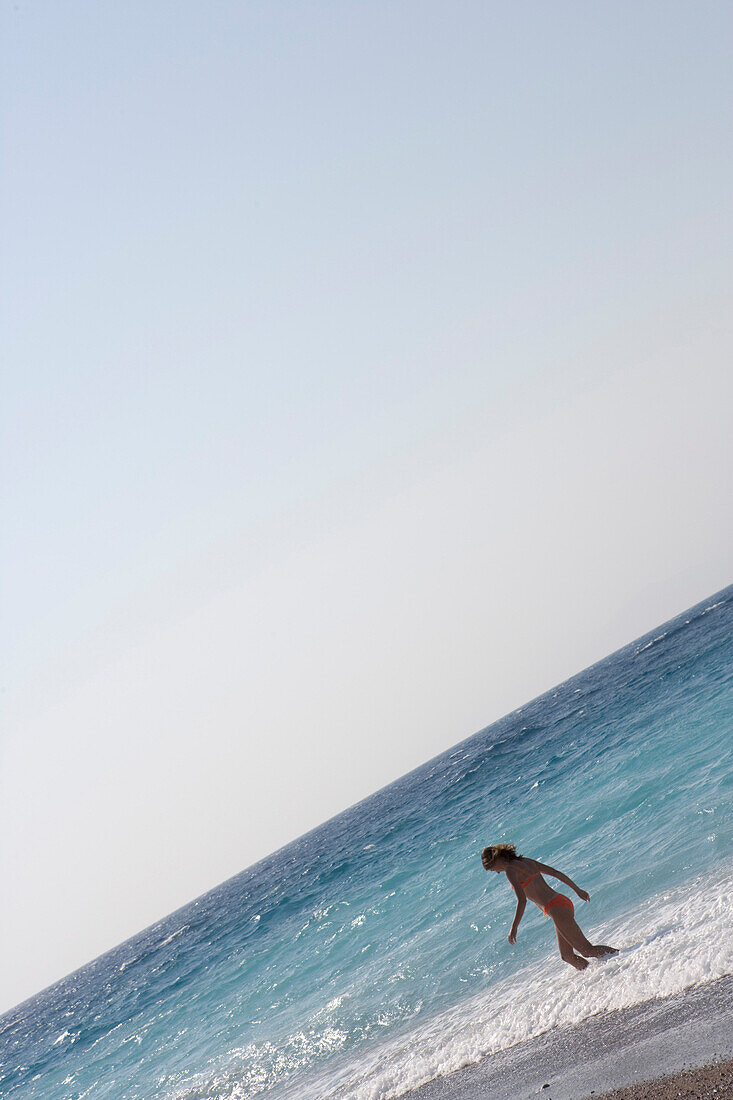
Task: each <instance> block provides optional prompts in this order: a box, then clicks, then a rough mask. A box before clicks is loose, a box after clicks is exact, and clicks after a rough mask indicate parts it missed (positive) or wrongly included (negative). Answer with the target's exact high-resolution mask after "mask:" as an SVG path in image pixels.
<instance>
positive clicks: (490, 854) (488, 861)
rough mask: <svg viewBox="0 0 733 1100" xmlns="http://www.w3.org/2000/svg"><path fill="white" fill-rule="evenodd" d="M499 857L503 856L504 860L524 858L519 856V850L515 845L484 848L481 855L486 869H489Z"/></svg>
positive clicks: (496, 845) (497, 845)
mask: <svg viewBox="0 0 733 1100" xmlns="http://www.w3.org/2000/svg"><path fill="white" fill-rule="evenodd" d="M499 856H503V857H504V859H522V858H523V857H522V856H518V855H517V849H516V848H515V847H514V845H513V844H492V845H491V846H490V847H488V848H484V850H483V852H482V853H481V862H482V863H483V865H484V866H485V867H486V868H489V867H491V865H492V864H493V863H494V862H495V861H496V860H497V859H498V858H499Z"/></svg>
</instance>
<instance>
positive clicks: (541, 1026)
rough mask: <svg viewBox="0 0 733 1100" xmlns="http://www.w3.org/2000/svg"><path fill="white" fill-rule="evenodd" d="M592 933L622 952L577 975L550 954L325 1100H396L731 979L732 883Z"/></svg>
mask: <svg viewBox="0 0 733 1100" xmlns="http://www.w3.org/2000/svg"><path fill="white" fill-rule="evenodd" d="M586 920H587V917H586ZM583 924H584V925H585V924H586V921H583ZM587 930H588V933H589V936H590V938H591V940H593V939H594V938H595V939H596V940H602V941H603V942H607V943H611V944H614V945H618V946H619V947H620V948H621V950H620V953H619V954H618V955H617V956H613V957H611V958H609V959H607V960H604V961H600V960H592V961H591V963H590V965H589V967H588V968H587V969H586V970H585V971H583V972H580V973H579V972H576V971H575V970H573V969H571V968H570V967H568V966H565V965H564V964H562V963H561V962H560V959H559V957H558V955H557V954H552V955H551V956H548V957H547V958H545V959H544V960H543V961H542V962H540V963H538V964H537V965H535V966H532V967H527V968H526V969H525V970H523V971H520V972H519V973H517V974H515V975H514V976H513V977H512V978H511V979H506V980H505V981H503V982H501V983H498V984H496V985H494V986H492V987H491V988H490V989H488V990H487V991H486V993H484V994H482V995H481V996H478V997H473V998H471V999H470V1001H467V1002H463V1003H462V1004H461V1005H460V1006H458V1007H456V1008H454V1009H452V1010H451V1011H450V1012H446V1013H444V1014H442V1015H441V1016H438V1017H436V1018H434V1019H433V1020H431V1021H430V1022H429V1023H427V1024H425V1025H423V1026H422V1027H418V1028H416V1029H415V1030H413V1031H412V1032H411V1033H410V1034H409V1035H407V1036H403V1037H402V1038H401V1039H399V1040H394V1041H392V1042H390V1043H387V1044H385V1045H384V1046H382V1047H380V1048H379V1049H378V1050H377V1051H375V1052H373V1053H372V1054H370V1055H369V1056H368V1057H366V1058H362V1059H360V1060H359V1061H357V1062H352V1064H351V1065H350V1066H349V1067H348V1068H345V1069H341V1070H340V1071H339V1072H338V1075H337V1076H336V1075H334V1076H333V1077H331V1078H330V1080H329V1081H323V1082H322V1086H323V1087H321V1088H319V1089H318V1094H319V1095H320V1096H322V1097H324V1100H325V1098H326V1097H330V1098H333V1100H336V1098H337V1097H338V1098H339V1100H346V1098H348V1100H390V1098H395V1097H399V1096H402V1095H404V1094H405V1093H406V1092H409V1091H410V1090H411V1089H414V1088H416V1087H417V1086H419V1085H421V1084H424V1083H425V1082H426V1081H430V1080H432V1079H433V1078H435V1077H440V1076H444V1075H447V1074H450V1073H453V1072H454V1071H455V1070H458V1069H460V1068H461V1067H463V1066H466V1065H469V1064H471V1063H473V1062H477V1061H479V1060H480V1059H481V1058H483V1057H485V1056H486V1055H487V1054H491V1053H494V1052H496V1051H499V1050H504V1049H506V1048H507V1047H510V1046H514V1045H515V1044H516V1043H520V1042H523V1041H525V1040H527V1039H531V1038H534V1037H535V1036H537V1035H540V1034H542V1033H543V1032H546V1031H548V1030H549V1029H550V1028H553V1027H557V1026H559V1025H561V1024H577V1023H580V1021H581V1020H584V1019H586V1018H587V1017H589V1016H593V1015H595V1014H597V1013H600V1012H608V1011H611V1010H613V1009H621V1008H626V1007H628V1006H630V1005H633V1004H639V1003H641V1002H643V1001H649V1000H653V999H654V998H656V997H664V996H668V995H669V994H672V993H677V992H680V991H681V990H683V989H687V988H689V987H690V986H692V985H697V984H699V983H702V982H707V981H711V980H713V979H715V978H719V977H722V976H723V975H725V974H730V973H733V874H731V873H730V869H728V871H727V872H726V873H725V874H724V875H719V876H716V877H715V878H712V879H709V878H708V879H705V880H702V879H697V880H695V881H694V882H692V883H688V884H687V885H686V886H685V887H683V888H681V889H680V890H677V891H675V892H666V893H664V894H661V895H659V896H658V897H656V898H651V899H649V900H648V901H646V902H644V904H643V905H642V906H639V907H638V909H636V910H634V911H632V912H630V913H627V914H626V915H625V916H623V917H621V918H619V919H617V920H615V921H612V922H609V923H608V924H603V925H599V926H596V927H595V928H594V927H593V925H592V924H590V923H588V924H587Z"/></svg>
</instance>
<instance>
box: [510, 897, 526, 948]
mask: <svg viewBox="0 0 733 1100" xmlns="http://www.w3.org/2000/svg"><path fill="white" fill-rule="evenodd" d="M512 889H513V891H514V893H515V894H516V895H517V908H516V912H515V913H514V920H513V921H512V930H511V932H510V933H509V943H516V942H517V929H518V928H519V922H520V920H521V919H522V917H523V915H524V910H525V909H526V907H527V896H526V894H525V892H524V890H523V889H522V887H521V886H516V885H515V884H514V883H512Z"/></svg>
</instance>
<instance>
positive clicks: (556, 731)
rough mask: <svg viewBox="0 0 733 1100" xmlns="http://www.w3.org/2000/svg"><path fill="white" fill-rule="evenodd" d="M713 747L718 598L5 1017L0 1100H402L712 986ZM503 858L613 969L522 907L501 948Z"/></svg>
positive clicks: (730, 777)
mask: <svg viewBox="0 0 733 1100" xmlns="http://www.w3.org/2000/svg"><path fill="white" fill-rule="evenodd" d="M732 734H733V587H732V588H728V589H726V590H725V591H724V592H722V593H719V594H718V595H717V596H715V597H711V598H710V599H709V600H707V601H705V602H704V603H702V604H700V605H699V606H698V607H696V608H693V609H691V610H690V611H688V612H686V613H685V614H684V615H681V616H679V617H678V618H677V619H675V620H673V621H672V622H670V623H668V624H666V625H665V626H662V627H660V628H659V629H658V630H656V631H654V632H652V633H651V634H649V635H647V636H646V637H645V638H643V639H640V640H639V641H637V642H635V643H633V644H632V645H629V646H627V647H626V648H624V649H623V650H620V651H619V652H618V653H616V654H614V655H613V656H611V657H609V658H607V659H606V660H604V661H602V662H600V663H599V664H597V665H595V666H594V667H592V668H590V669H587V670H586V671H584V672H582V673H581V674H580V675H579V676H576V677H574V678H573V679H572V680H570V681H568V682H567V683H565V684H562V685H561V686H560V687H558V688H557V689H555V690H554V691H551V692H549V693H547V694H546V695H544V696H542V697H541V698H539V699H536V700H534V701H533V702H531V703H529V704H528V705H527V706H525V707H523V708H521V709H520V710H518V711H516V712H515V713H513V714H511V715H508V716H507V717H505V718H503V719H501V721H499V722H496V723H494V724H493V725H491V726H489V727H488V728H487V729H485V730H483V731H481V732H480V733H478V734H476V735H475V736H473V737H470V738H468V739H467V740H465V741H463V742H461V743H460V744H458V745H456V747H455V748H454V749H452V750H450V751H449V752H446V753H444V754H443V755H442V756H439V757H437V758H436V759H434V760H431V761H429V762H428V763H427V764H425V765H423V766H422V767H421V768H418V769H417V770H416V771H414V772H412V773H410V774H409V775H407V776H405V777H403V778H402V779H400V780H398V781H397V782H396V783H394V784H392V785H391V786H389V787H387V788H385V789H384V790H382V791H379V792H378V793H377V794H375V795H373V796H371V797H370V798H368V799H366V800H365V801H364V802H361V803H359V804H358V805H357V806H354V807H353V808H351V809H350V810H348V811H347V812H346V813H344V814H341V815H340V816H339V817H337V818H334V819H333V820H331V821H329V822H327V823H326V824H324V825H322V826H321V827H320V828H318V829H316V830H315V831H313V832H312V833H310V834H308V835H307V836H305V837H302V838H301V839H299V840H298V841H296V842H295V843H293V844H291V845H288V846H287V847H286V848H284V849H282V850H281V851H279V852H276V853H275V854H274V855H272V856H269V857H268V858H267V859H265V860H263V861H261V862H260V863H258V864H256V865H255V866H254V867H251V868H249V869H248V870H246V871H244V872H242V873H241V874H240V875H238V876H237V877H236V878H234V879H231V880H230V881H229V882H226V883H224V884H223V885H222V886H220V887H219V888H217V889H216V890H214V891H212V892H211V893H209V894H207V895H205V896H204V897H202V898H199V899H198V900H197V901H195V902H193V903H192V904H190V905H189V906H186V907H185V908H183V909H181V910H179V911H178V912H176V913H174V914H172V915H171V916H170V917H168V918H166V919H165V920H164V921H161V922H160V923H159V924H157V925H155V926H153V927H151V928H149V929H146V931H144V932H143V933H141V934H140V935H138V936H136V937H134V938H133V939H132V940H129V941H128V942H127V943H125V944H122V945H121V946H120V947H118V948H116V949H115V950H113V951H111V952H109V953H108V954H107V955H105V956H103V957H102V958H100V959H97V960H96V961H95V962H93V963H91V964H90V965H89V966H87V967H85V968H84V969H82V970H80V971H78V972H76V973H75V974H73V975H71V976H69V977H68V978H67V979H65V980H64V981H63V982H60V983H58V984H57V985H56V986H54V987H52V988H51V989H49V990H46V991H45V992H44V993H42V994H40V995H39V996H38V997H36V998H34V999H32V1000H31V1001H29V1002H26V1004H24V1005H22V1006H20V1007H19V1008H18V1009H16V1010H14V1011H13V1012H11V1013H9V1014H7V1015H6V1016H4V1017H2V1019H0V1094H2V1096H3V1097H6V1096H7V1097H13V1098H14V1100H26V1098H27V1100H30V1098H34V1100H35V1098H43V1100H61V1098H64V1100H72V1098H73V1100H77V1098H79V1100H81V1098H82V1097H93V1098H98V1097H114V1098H119V1097H126V1098H127V1097H130V1098H141V1100H142V1098H145V1100H153V1098H154V1100H158V1098H160V1100H163V1098H168V1100H173V1098H180V1100H183V1098H186V1100H193V1098H201V1100H208V1098H214V1097H216V1098H222V1100H224V1098H227V1100H238V1098H244V1097H251V1096H257V1095H264V1094H267V1095H268V1096H273V1097H283V1098H284V1097H291V1096H293V1097H295V1096H319V1097H326V1096H329V1095H338V1096H350V1097H354V1098H355V1100H356V1098H359V1100H361V1098H364V1100H366V1098H367V1097H370V1098H376V1097H388V1096H398V1095H402V1094H403V1093H405V1092H406V1091H409V1089H410V1088H413V1087H414V1086H415V1085H417V1084H418V1083H419V1082H420V1081H423V1080H427V1079H429V1078H430V1077H433V1076H435V1075H437V1074H440V1073H446V1072H450V1071H451V1070H452V1069H454V1068H456V1067H457V1066H459V1065H461V1064H463V1063H464V1062H465V1061H466V1060H471V1059H475V1058H477V1057H481V1056H482V1055H483V1054H485V1053H487V1052H489V1051H493V1050H497V1049H502V1048H504V1047H506V1046H509V1045H511V1044H512V1043H515V1042H518V1041H520V1040H522V1039H527V1038H531V1037H532V1036H533V1035H537V1034H539V1033H540V1032H542V1031H545V1030H546V1029H547V1028H549V1027H552V1026H554V1025H556V1024H559V1023H572V1022H577V1021H579V1020H581V1019H583V1018H584V1017H585V1016H587V1015H590V1014H591V1013H592V1012H596V1011H598V1010H599V1007H600V1008H604V1007H605V1008H614V1007H622V1006H623V1005H626V1004H633V1003H635V1002H638V1001H642V1000H645V999H647V998H650V997H653V996H656V995H659V994H663V993H667V992H674V991H675V990H677V989H682V988H686V987H688V986H690V985H694V984H696V983H700V982H705V981H708V980H711V979H712V978H715V977H718V976H720V975H721V974H725V973H730V972H731V970H733V948H732V947H731V946H730V945H731V943H732V942H733V937H732V936H731V934H730V933H731V931H732V930H733V919H732V918H731V897H732V896H733V878H732V874H731V858H732V856H733V849H732V846H731V803H732V802H733V736H732ZM501 840H512V841H514V842H515V843H516V844H517V846H518V848H519V849H520V850H521V851H524V852H525V853H526V854H528V855H531V856H533V857H535V858H539V859H541V860H543V861H544V862H549V863H551V864H553V865H554V866H559V867H561V868H562V869H564V870H565V871H566V872H567V873H569V874H570V875H571V876H572V877H573V878H574V879H575V880H576V882H579V883H580V884H581V885H582V886H584V887H585V888H586V889H587V890H589V891H590V893H591V895H592V898H591V902H590V903H589V904H588V905H587V906H582V903H579V906H578V909H577V911H576V915H577V917H578V919H579V921H580V922H581V924H582V925H583V927H584V928H586V929H587V930H589V932H592V931H593V929H594V928H595V929H598V930H599V934H602V935H603V938H604V940H605V941H606V942H609V941H610V942H618V943H619V945H620V946H621V947H622V948H624V950H622V952H621V954H620V955H619V956H618V957H617V958H615V959H614V960H612V961H611V962H608V963H605V964H602V967H601V964H593V965H591V967H589V968H588V970H587V971H585V972H584V973H583V974H582V975H578V974H577V973H576V972H575V971H572V970H571V968H569V967H563V964H562V963H561V962H560V959H559V956H558V954H557V948H556V945H555V940H554V934H553V930H552V928H551V922H545V921H544V920H543V919H542V917H541V914H540V913H539V911H538V910H536V909H535V908H534V907H533V906H531V905H530V906H528V912H527V914H526V915H525V918H524V921H523V923H522V926H521V928H520V936H519V942H518V944H517V946H516V947H513V948H512V947H510V945H509V944H508V943H507V932H508V929H509V925H510V923H511V919H512V915H513V896H512V895H511V893H510V892H509V890H508V888H507V886H506V882H505V880H504V879H503V877H502V876H497V875H487V874H486V873H485V872H484V871H483V869H482V867H481V864H480V860H479V853H480V850H481V848H482V847H483V846H484V845H485V844H487V843H492V842H496V841H501ZM581 906H582V907H581ZM529 910H532V912H530V911H529ZM614 937H615V940H614ZM631 951H633V952H634V965H633V966H629V964H628V957H627V952H631Z"/></svg>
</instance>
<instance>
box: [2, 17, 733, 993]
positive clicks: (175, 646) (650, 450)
mask: <svg viewBox="0 0 733 1100" xmlns="http://www.w3.org/2000/svg"><path fill="white" fill-rule="evenodd" d="M0 11H1V13H2V26H1V27H0V31H1V41H2V45H1V46H0V51H1V53H2V66H0V67H1V68H2V77H1V80H2V91H1V95H2V132H3V138H2V145H3V162H4V168H3V173H2V181H1V183H0V188H1V193H0V202H1V217H2V236H3V241H4V246H3V260H2V274H1V285H0V294H1V309H2V332H3V336H2V346H3V362H4V370H3V382H2V413H1V415H2V491H3V525H2V526H3V531H2V572H3V582H4V583H3V596H2V601H3V604H2V622H3V629H2V650H3V653H2V681H3V683H2V699H3V712H4V718H3V732H2V737H1V741H0V883H1V886H2V894H3V904H2V906H1V907H0V1011H3V1010H5V1009H7V1008H10V1007H11V1006H12V1005H14V1004H16V1003H18V1002H20V1001H22V1000H24V999H25V998H27V997H29V996H31V995H32V994H34V993H35V992H37V991H38V990H40V989H41V988H43V987H45V986H47V985H49V984H50V983H51V982H53V981H55V980H57V979H58V978H60V977H62V976H64V975H65V974H67V973H69V972H70V971H71V970H73V969H75V968H76V967H78V966H80V965H82V964H84V963H85V962H87V961H89V960H90V959H91V958H93V957H95V956H96V955H98V954H100V953H101V952H103V951H105V950H107V949H109V948H111V947H112V946H114V945H116V944H117V943H119V942H121V941H122V940H124V939H126V938H128V937H129V936H131V935H133V934H134V933H135V932H137V931H139V930H140V929H142V928H143V927H145V926H147V925H148V924H150V923H152V922H154V921H156V920H158V919H160V918H162V917H163V916H164V915H166V914H167V913H169V912H171V911H172V910H174V909H176V908H178V907H180V906H181V905H183V904H185V903H186V902H188V901H189V900H191V899H193V898H194V897H196V896H198V895H200V894H201V893H203V892H204V891H206V890H208V889H210V888H211V887H213V886H215V885H217V884H218V883H219V882H221V881H222V880H224V879H226V878H228V877H230V876H232V875H234V874H236V873H237V872H239V871H240V870H242V869H243V868H245V867H246V866H248V865H249V864H251V863H253V862H254V861H256V860H257V859H259V858H261V857H263V856H264V855H266V854H267V853H269V852H271V851H273V850H276V849H277V848H279V847H281V846H282V845H284V844H286V843H287V842H289V841H290V840H292V839H294V838H295V837H297V836H299V835H301V834H302V833H303V832H305V831H307V830H309V829H311V828H313V827H314V826H316V825H318V824H319V823H320V822H322V821H324V820H326V819H328V818H329V817H331V816H333V815H334V814H336V813H338V812H340V811H341V810H343V809H345V808H346V807H348V806H350V805H352V804H353V803H354V802H356V801H358V800H360V799H362V798H364V797H366V796H367V795H369V794H370V793H371V792H373V791H374V790H377V789H378V788H380V787H382V786H384V785H385V784H387V783H389V782H391V781H392V780H393V779H396V778H397V777H398V776H400V775H402V774H404V772H406V771H408V770H409V769H411V768H413V767H416V766H418V765H419V764H421V763H423V762H424V761H425V760H427V759H429V758H430V757H432V756H434V755H436V754H437V753H439V752H441V751H443V750H445V749H447V748H449V747H450V746H451V745H453V744H454V743H456V742H457V741H459V740H462V739H463V738H465V737H467V736H469V735H470V734H472V733H473V732H475V731H477V730H479V729H481V728H483V727H484V726H486V725H487V724H489V723H490V722H491V721H493V720H495V719H497V718H499V717H500V716H502V715H503V714H505V713H507V712H509V711H511V710H513V709H514V708H516V707H517V706H520V705H521V704H523V703H524V702H526V701H527V700H528V699H530V698H533V697H535V696H537V695H538V694H540V693H541V692H543V691H545V690H547V689H549V688H550V687H551V686H553V685H554V684H556V683H558V682H560V681H561V680H563V679H566V678H568V677H569V676H571V675H573V674H575V673H576V672H578V671H579V670H580V669H582V668H584V667H587V666H588V665H589V664H592V663H593V662H595V661H597V660H599V659H601V658H602V657H604V656H606V655H607V654H609V653H610V652H612V651H613V650H615V649H617V648H618V647H619V646H621V645H623V644H625V643H626V642H628V641H630V640H632V639H633V638H635V637H637V636H639V635H640V634H642V633H644V632H646V631H647V630H650V629H652V628H653V627H654V626H655V625H657V624H659V623H661V622H663V621H665V620H666V619H668V618H670V617H672V616H673V615H675V614H677V613H678V612H680V611H682V610H684V609H685V608H686V607H688V606H690V605H692V604H694V603H696V602H698V601H699V600H702V599H704V598H705V597H706V596H708V595H709V594H711V593H713V592H716V591H718V590H720V589H721V588H723V587H725V586H726V585H727V584H729V583H730V582H731V581H732V580H733V576H732V575H731V561H732V560H733V553H732V552H733V503H732V502H733V476H732V473H731V471H732V465H733V464H732V461H731V431H730V423H731V408H733V382H732V378H731V350H732V348H733V334H732V333H731V317H733V310H732V309H731V306H732V305H733V303H731V296H732V295H731V266H732V263H731V257H732V256H733V247H732V245H733V241H732V240H731V236H732V235H731V227H732V221H733V219H732V217H731V215H732V213H733V171H732V169H733V153H732V151H731V142H730V134H731V131H732V127H731V123H732V121H733V120H732V119H731V115H732V113H733V111H732V98H731V84H732V78H731V70H730V45H731V30H732V29H733V9H731V6H730V4H727V3H709V2H705V0H703V2H695V3H691V2H689V3H674V2H664V3H655V2H648V3H644V4H639V3H638V2H636V0H634V2H633V3H624V2H618V3H613V4H610V3H593V2H591V3H588V2H587V0H583V2H577V3H567V2H562V0H560V2H558V3H555V4H545V3H538V2H535V3H533V2H528V3H525V4H521V5H507V4H498V3H493V2H486V0H481V2H466V0H457V2H456V0H451V2H450V3H447V2H439V3H438V2H434V0H404V2H400V3H387V2H380V0H370V2H368V3H366V2H358V0H354V2H351V0H349V2H347V3H344V2H342V0H339V2H332V3H327V2H321V0H312V2H311V0H309V2H307V3H306V2H302V0H301V2H299V3H286V2H277V0H275V2H267V3H264V2H261V3H260V2H255V0H253V2H248V3H246V4H242V3H239V2H236V3H234V2H227V0H215V2H213V3H206V4H204V3H193V2H191V0H176V2H175V3H173V2H172V0H171V2H168V0H153V2H150V0H145V2H144V3H143V2H135V0H132V2H130V3H126V4H122V5H121V4H119V3H116V2H104V0H101V2H100V0H90V2H88V3H80V2H76V0H69V2H68V3H64V4H58V3H56V2H55V0H45V2H43V0H37V2H35V0H16V2H14V3H3V4H2V6H1V8H0ZM481 840H482V838H477V844H479V845H480V843H481Z"/></svg>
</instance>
